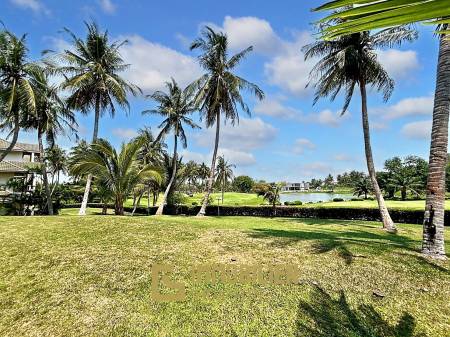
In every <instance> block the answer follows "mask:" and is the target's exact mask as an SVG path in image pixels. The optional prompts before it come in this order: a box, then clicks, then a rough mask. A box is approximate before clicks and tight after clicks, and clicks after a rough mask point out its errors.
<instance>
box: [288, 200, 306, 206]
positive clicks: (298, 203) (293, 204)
mask: <svg viewBox="0 0 450 337" xmlns="http://www.w3.org/2000/svg"><path fill="white" fill-rule="evenodd" d="M284 204H285V205H286V206H301V205H303V202H301V201H300V200H294V201H285V202H284Z"/></svg>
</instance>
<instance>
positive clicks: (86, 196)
mask: <svg viewBox="0 0 450 337" xmlns="http://www.w3.org/2000/svg"><path fill="white" fill-rule="evenodd" d="M99 120H100V94H97V97H96V99H95V119H94V134H93V136H92V142H95V141H96V140H97V137H98V123H99ZM91 184H92V174H88V176H87V179H86V187H85V188H84V195H83V201H82V202H81V207H80V211H79V212H78V215H86V208H87V203H88V200H89V192H90V191H91Z"/></svg>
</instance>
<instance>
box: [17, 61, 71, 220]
mask: <svg viewBox="0 0 450 337" xmlns="http://www.w3.org/2000/svg"><path fill="white" fill-rule="evenodd" d="M30 83H31V85H32V87H33V88H34V89H35V93H36V94H37V95H36V109H35V113H29V114H27V115H26V116H25V120H23V121H22V126H23V128H24V129H26V130H30V129H31V130H36V131H37V138H38V144H39V152H40V156H39V162H40V164H41V169H42V177H43V183H44V190H45V194H46V197H47V205H46V206H47V211H48V214H49V215H53V203H52V192H51V190H50V184H49V182H48V167H47V159H48V158H47V155H46V151H45V149H44V143H43V137H45V139H46V142H47V144H48V145H49V146H50V148H53V147H54V146H55V140H56V138H57V137H58V136H59V135H62V134H66V130H68V131H70V132H71V133H75V127H76V126H77V124H76V121H75V115H74V113H73V112H72V111H71V110H70V109H68V108H67V106H66V104H65V102H64V101H63V100H62V99H61V98H60V97H59V93H58V88H57V86H56V85H53V84H50V78H49V76H48V74H46V72H45V71H44V69H41V68H36V69H35V70H34V71H33V72H32V74H31V77H30ZM58 175H59V174H58ZM58 181H59V179H58Z"/></svg>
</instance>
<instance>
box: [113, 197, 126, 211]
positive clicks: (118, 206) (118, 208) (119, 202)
mask: <svg viewBox="0 0 450 337" xmlns="http://www.w3.org/2000/svg"><path fill="white" fill-rule="evenodd" d="M114 214H115V215H124V214H125V212H124V209H123V198H122V196H120V195H119V196H116V200H115V204H114Z"/></svg>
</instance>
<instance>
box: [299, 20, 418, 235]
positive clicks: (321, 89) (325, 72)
mask: <svg viewBox="0 0 450 337" xmlns="http://www.w3.org/2000/svg"><path fill="white" fill-rule="evenodd" d="M416 37H417V33H416V32H414V31H410V30H407V29H405V28H403V27H398V28H392V29H386V30H382V31H380V32H377V33H375V34H370V33H369V32H362V33H355V34H352V35H348V36H347V35H345V36H341V37H338V38H336V39H333V40H323V41H318V42H314V43H312V44H310V45H308V46H305V47H304V49H303V50H304V52H305V58H306V59H310V58H313V57H317V56H322V59H321V60H319V61H318V63H317V64H316V66H315V67H314V68H313V70H312V72H311V81H312V82H315V87H316V94H315V99H314V103H317V101H318V100H319V99H320V98H321V97H326V96H330V97H331V100H334V99H335V98H336V96H337V95H338V94H339V93H340V92H341V90H344V91H345V101H344V106H343V109H342V114H344V113H345V112H346V110H347V108H348V106H349V104H350V102H351V99H352V97H353V93H354V90H355V88H356V87H359V90H360V93H361V113H362V124H363V133H364V147H365V154H366V161H367V168H368V171H369V177H370V179H371V181H372V186H373V189H374V192H375V196H376V198H377V202H378V208H379V210H380V214H381V219H382V221H383V228H384V229H386V230H388V231H390V232H395V231H396V228H395V225H394V223H393V221H392V219H391V217H390V215H389V211H388V209H387V207H386V204H385V202H384V198H383V195H382V193H381V189H380V187H379V185H378V182H377V179H376V172H375V166H374V163H373V155H372V147H371V143H370V128H369V116H368V111H367V91H366V90H367V86H372V87H373V88H375V89H376V90H377V91H381V92H382V93H383V96H384V100H385V101H387V100H388V99H389V97H390V96H391V94H392V91H393V89H394V81H393V80H392V79H391V78H390V77H389V75H388V73H387V72H386V70H385V69H383V67H382V65H381V64H380V63H379V62H378V60H377V54H376V52H375V50H376V49H377V48H382V47H388V46H393V45H395V44H400V43H401V42H402V41H404V40H408V41H412V40H413V39H415V38H416Z"/></svg>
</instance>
